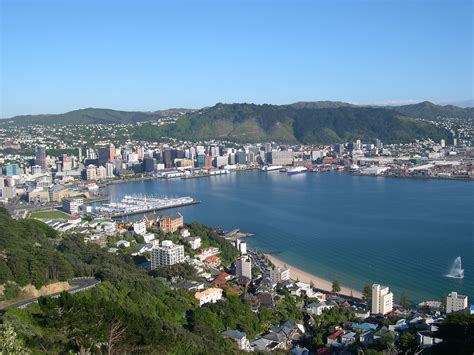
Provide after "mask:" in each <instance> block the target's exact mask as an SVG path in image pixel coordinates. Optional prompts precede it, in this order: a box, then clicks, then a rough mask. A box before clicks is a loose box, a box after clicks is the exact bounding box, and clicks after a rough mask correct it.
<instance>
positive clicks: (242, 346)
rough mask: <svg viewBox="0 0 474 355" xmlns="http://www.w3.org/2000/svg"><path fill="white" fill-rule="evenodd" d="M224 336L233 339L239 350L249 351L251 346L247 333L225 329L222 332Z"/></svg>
mask: <svg viewBox="0 0 474 355" xmlns="http://www.w3.org/2000/svg"><path fill="white" fill-rule="evenodd" d="M222 334H223V335H224V336H227V337H229V338H230V339H232V340H233V341H235V342H236V343H237V347H238V348H239V350H244V351H251V349H252V348H251V346H250V342H249V340H248V339H247V335H246V334H245V333H243V332H240V331H238V330H230V329H229V330H225V331H223V332H222Z"/></svg>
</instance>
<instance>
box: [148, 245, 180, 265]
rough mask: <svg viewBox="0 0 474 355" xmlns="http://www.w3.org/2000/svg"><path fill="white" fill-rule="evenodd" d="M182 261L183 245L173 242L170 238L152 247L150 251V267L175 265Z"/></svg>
mask: <svg viewBox="0 0 474 355" xmlns="http://www.w3.org/2000/svg"><path fill="white" fill-rule="evenodd" d="M183 261H184V246H182V245H176V244H173V242H172V241H171V240H164V241H163V242H162V243H161V246H158V247H155V248H153V250H152V252H151V268H152V269H156V268H157V267H160V266H167V265H175V264H178V263H182V262H183Z"/></svg>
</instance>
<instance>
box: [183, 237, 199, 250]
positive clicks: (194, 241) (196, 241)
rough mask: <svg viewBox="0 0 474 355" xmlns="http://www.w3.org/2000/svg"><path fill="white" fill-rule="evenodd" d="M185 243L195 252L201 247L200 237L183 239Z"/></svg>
mask: <svg viewBox="0 0 474 355" xmlns="http://www.w3.org/2000/svg"><path fill="white" fill-rule="evenodd" d="M185 242H186V243H188V244H189V246H190V247H191V249H192V250H196V249H199V248H200V247H201V238H200V237H189V238H186V239H185Z"/></svg>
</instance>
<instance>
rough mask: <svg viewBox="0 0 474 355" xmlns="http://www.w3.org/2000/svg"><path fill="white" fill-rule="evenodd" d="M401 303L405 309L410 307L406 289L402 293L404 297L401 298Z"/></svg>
mask: <svg viewBox="0 0 474 355" xmlns="http://www.w3.org/2000/svg"><path fill="white" fill-rule="evenodd" d="M400 305H401V306H402V307H403V309H409V308H410V300H409V299H408V295H407V292H406V291H403V293H402V298H401V299H400Z"/></svg>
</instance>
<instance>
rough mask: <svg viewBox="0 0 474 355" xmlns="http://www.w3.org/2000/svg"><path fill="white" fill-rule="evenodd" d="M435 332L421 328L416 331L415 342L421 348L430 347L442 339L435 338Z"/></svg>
mask: <svg viewBox="0 0 474 355" xmlns="http://www.w3.org/2000/svg"><path fill="white" fill-rule="evenodd" d="M434 334H435V333H434V332H432V331H430V330H421V331H419V332H417V333H416V340H417V343H418V344H419V345H420V347H421V348H422V349H426V348H431V347H432V346H433V345H436V344H438V343H441V342H442V341H443V340H442V339H440V338H436V336H435V335H434Z"/></svg>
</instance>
